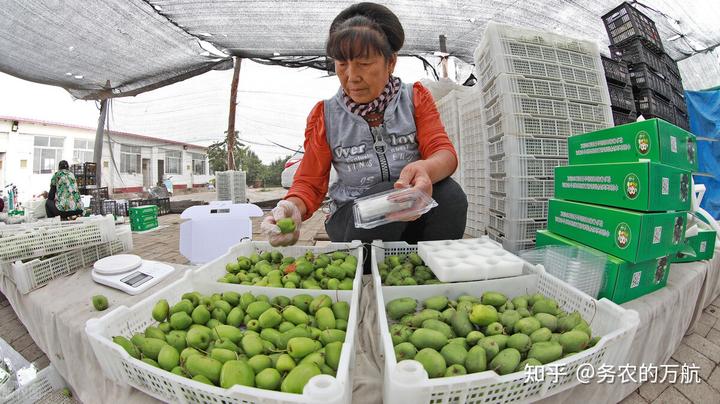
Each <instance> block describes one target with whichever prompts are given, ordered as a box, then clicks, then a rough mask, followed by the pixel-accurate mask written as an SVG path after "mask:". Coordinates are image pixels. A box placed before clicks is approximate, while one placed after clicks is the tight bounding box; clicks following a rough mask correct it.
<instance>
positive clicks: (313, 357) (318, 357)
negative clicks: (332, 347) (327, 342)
mask: <svg viewBox="0 0 720 404" xmlns="http://www.w3.org/2000/svg"><path fill="white" fill-rule="evenodd" d="M304 363H313V364H315V366H317V367H318V368H320V366H322V365H324V364H325V354H324V353H323V352H313V353H311V354H309V355H308V356H306V357H304V358H302V360H300V363H299V364H300V365H302V364H304Z"/></svg>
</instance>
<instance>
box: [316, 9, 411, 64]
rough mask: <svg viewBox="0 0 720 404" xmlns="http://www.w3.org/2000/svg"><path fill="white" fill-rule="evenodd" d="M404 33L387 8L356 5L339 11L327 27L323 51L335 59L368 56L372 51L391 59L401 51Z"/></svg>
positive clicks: (343, 59) (396, 19) (397, 20)
mask: <svg viewBox="0 0 720 404" xmlns="http://www.w3.org/2000/svg"><path fill="white" fill-rule="evenodd" d="M404 42H405V31H403V27H402V24H401V23H400V20H399V19H398V18H397V16H396V15H395V14H394V13H393V12H392V11H390V9H389V8H387V7H385V6H383V5H380V4H375V3H357V4H353V5H352V6H350V7H348V8H346V9H345V10H343V11H341V12H340V14H338V15H337V17H335V19H334V20H333V22H332V24H330V35H329V36H328V40H327V44H326V46H325V51H326V52H327V55H328V56H329V57H331V58H333V59H336V60H342V61H346V60H352V59H355V58H359V57H367V56H368V55H370V54H371V53H372V52H373V51H374V52H377V53H379V54H381V55H383V57H385V59H386V60H387V59H390V58H391V57H392V55H393V54H394V53H396V52H397V51H399V50H400V48H402V46H403V43H404Z"/></svg>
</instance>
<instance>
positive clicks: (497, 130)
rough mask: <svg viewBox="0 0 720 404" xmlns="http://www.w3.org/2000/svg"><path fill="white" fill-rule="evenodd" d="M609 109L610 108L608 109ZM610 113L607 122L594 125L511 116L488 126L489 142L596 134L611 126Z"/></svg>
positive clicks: (526, 116) (506, 116)
mask: <svg viewBox="0 0 720 404" xmlns="http://www.w3.org/2000/svg"><path fill="white" fill-rule="evenodd" d="M608 109H609V107H608ZM611 123H612V122H611V118H610V113H609V112H608V118H607V122H602V123H593V122H582V121H571V120H568V119H552V118H536V117H532V116H529V115H522V114H509V115H505V116H502V117H501V118H500V119H498V120H497V121H496V122H493V123H491V124H488V125H487V126H486V131H487V140H488V141H490V142H492V141H495V140H497V139H499V138H500V137H501V136H503V135H505V134H515V135H530V136H537V137H561V138H567V137H568V136H572V135H577V134H581V133H588V132H594V131H596V130H600V129H604V128H607V127H609V126H611Z"/></svg>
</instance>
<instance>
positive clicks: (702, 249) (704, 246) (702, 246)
mask: <svg viewBox="0 0 720 404" xmlns="http://www.w3.org/2000/svg"><path fill="white" fill-rule="evenodd" d="M705 250H707V241H701V242H700V252H701V253H704V252H705Z"/></svg>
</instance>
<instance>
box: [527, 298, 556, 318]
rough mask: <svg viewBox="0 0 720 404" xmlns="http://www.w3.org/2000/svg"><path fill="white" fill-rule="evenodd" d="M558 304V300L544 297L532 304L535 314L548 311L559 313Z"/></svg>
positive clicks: (553, 313) (548, 312)
mask: <svg viewBox="0 0 720 404" xmlns="http://www.w3.org/2000/svg"><path fill="white" fill-rule="evenodd" d="M557 310H558V306H557V302H556V301H555V300H553V299H542V300H538V301H536V302H535V304H533V306H532V312H533V314H538V313H547V314H552V315H555V313H557Z"/></svg>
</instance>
